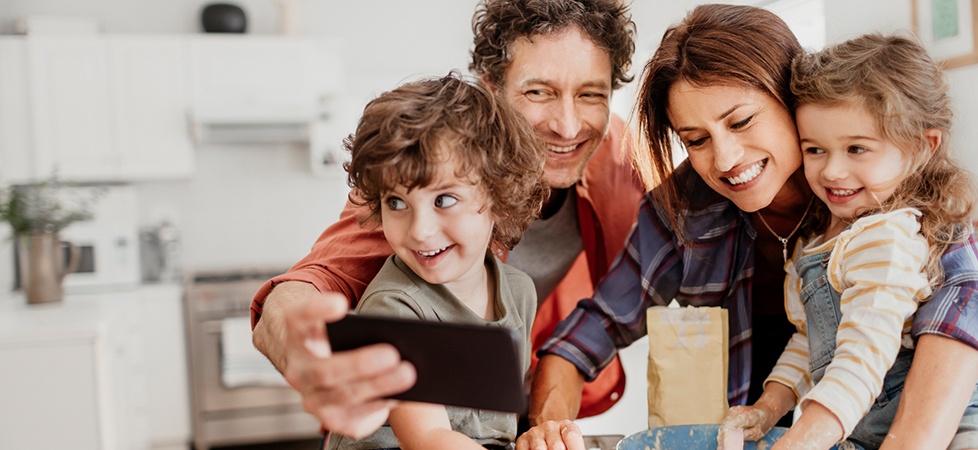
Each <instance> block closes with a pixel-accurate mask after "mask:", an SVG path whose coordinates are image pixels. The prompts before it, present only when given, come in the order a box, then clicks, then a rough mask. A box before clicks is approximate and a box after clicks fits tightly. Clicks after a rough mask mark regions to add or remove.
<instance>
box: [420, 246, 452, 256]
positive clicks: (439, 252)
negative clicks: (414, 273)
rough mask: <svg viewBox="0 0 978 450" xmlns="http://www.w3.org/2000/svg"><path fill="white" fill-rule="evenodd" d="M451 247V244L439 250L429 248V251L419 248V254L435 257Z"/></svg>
mask: <svg viewBox="0 0 978 450" xmlns="http://www.w3.org/2000/svg"><path fill="white" fill-rule="evenodd" d="M449 247H451V245H449V246H448V247H444V248H440V249H438V250H429V251H421V250H418V251H417V254H419V255H421V256H424V257H425V258H433V257H435V256H438V255H440V254H441V253H442V252H444V251H445V250H448V248H449Z"/></svg>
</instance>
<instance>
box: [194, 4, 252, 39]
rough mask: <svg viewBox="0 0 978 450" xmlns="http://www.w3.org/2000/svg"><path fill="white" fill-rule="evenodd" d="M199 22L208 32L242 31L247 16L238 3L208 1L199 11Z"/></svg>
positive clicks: (246, 22)
mask: <svg viewBox="0 0 978 450" xmlns="http://www.w3.org/2000/svg"><path fill="white" fill-rule="evenodd" d="M200 24H201V25H202V26H203V27H204V31H206V32H208V33H244V32H245V30H247V29H248V17H247V16H246V15H245V12H244V10H243V9H241V7H240V6H238V5H233V4H230V3H210V4H208V5H206V6H204V8H203V9H202V10H201V12H200Z"/></svg>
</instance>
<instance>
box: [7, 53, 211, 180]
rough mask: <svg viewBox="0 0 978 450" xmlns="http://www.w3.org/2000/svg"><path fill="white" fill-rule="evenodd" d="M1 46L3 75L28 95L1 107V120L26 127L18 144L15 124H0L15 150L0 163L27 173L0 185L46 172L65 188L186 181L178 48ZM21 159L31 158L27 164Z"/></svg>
mask: <svg viewBox="0 0 978 450" xmlns="http://www.w3.org/2000/svg"><path fill="white" fill-rule="evenodd" d="M3 41H4V42H3V44H2V45H0V52H2V53H6V54H7V55H8V57H6V58H3V59H2V60H0V62H3V63H4V65H3V70H4V71H8V72H10V73H9V74H8V75H6V76H7V77H10V78H14V79H15V81H16V80H17V79H18V77H19V78H22V79H25V80H26V83H25V84H26V92H27V94H26V96H19V97H17V96H15V97H11V98H2V99H0V102H2V103H4V105H0V111H8V112H7V113H6V114H8V115H11V114H16V113H12V112H11V111H21V114H24V115H26V116H27V118H28V119H29V120H28V121H27V123H26V125H27V127H26V128H27V129H28V130H29V131H28V135H27V136H23V135H22V134H21V132H19V131H17V129H15V128H14V127H17V126H18V125H20V126H23V125H25V123H24V122H23V121H22V120H21V122H20V123H19V124H18V123H16V122H15V123H12V124H3V123H0V136H4V135H6V136H8V139H12V140H14V143H15V144H17V145H15V146H14V147H13V148H10V149H6V150H4V151H3V152H4V155H9V154H12V153H13V154H15V156H14V157H13V158H12V159H13V160H14V161H15V162H19V163H20V165H21V167H22V169H26V170H22V171H20V172H19V173H12V174H11V173H3V174H0V175H3V176H4V178H5V179H9V180H10V181H13V182H24V181H32V180H38V179H44V178H47V177H49V176H50V175H51V174H52V173H53V172H54V171H55V170H56V171H57V173H58V174H59V176H60V177H61V178H64V179H70V180H74V181H138V180H147V179H169V178H183V177H187V176H189V175H191V174H192V172H193V169H194V156H193V155H194V154H193V144H192V142H191V139H190V135H189V131H188V127H187V124H186V113H187V109H188V108H189V102H188V98H189V85H188V75H187V58H186V41H185V40H183V39H178V38H175V37H162V36H161V37H153V36H126V37H120V36H101V35H93V36H32V37H6V38H4V39H3ZM17 46H23V51H20V50H18V49H16V47H17ZM3 48H7V49H8V50H7V51H6V52H3ZM2 56H3V55H2V54H0V57H2ZM18 57H20V58H22V59H21V60H20V61H17V58H18ZM18 71H20V72H23V75H20V74H18V73H17V72H18ZM25 153H26V154H28V155H31V156H30V158H29V160H28V161H27V162H26V164H25V163H24V162H23V161H22V160H23V158H24V157H23V155H24V154H25ZM4 159H6V157H4Z"/></svg>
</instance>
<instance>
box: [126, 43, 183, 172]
mask: <svg viewBox="0 0 978 450" xmlns="http://www.w3.org/2000/svg"><path fill="white" fill-rule="evenodd" d="M107 41H108V43H109V54H110V56H111V58H110V64H111V66H110V73H111V74H113V77H112V78H113V81H112V82H113V87H114V95H112V101H113V103H114V104H113V106H114V107H113V108H112V109H111V110H112V113H113V114H114V117H113V120H112V123H113V124H114V127H115V138H116V141H115V144H116V149H117V151H118V155H119V171H120V174H121V175H122V176H123V177H124V178H129V179H135V180H142V179H153V178H172V177H185V176H190V175H191V174H192V173H193V170H194V151H193V143H192V141H191V139H190V131H189V125H188V123H187V109H188V105H190V98H189V95H190V89H189V80H188V78H189V76H188V66H187V43H186V41H185V40H183V39H175V38H171V37H133V36H111V37H109V38H107Z"/></svg>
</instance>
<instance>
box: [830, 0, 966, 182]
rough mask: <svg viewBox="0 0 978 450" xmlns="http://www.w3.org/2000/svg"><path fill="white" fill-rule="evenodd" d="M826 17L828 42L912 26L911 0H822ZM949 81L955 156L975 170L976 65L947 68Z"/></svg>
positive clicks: (908, 28) (903, 29)
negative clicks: (953, 122) (953, 123)
mask: <svg viewBox="0 0 978 450" xmlns="http://www.w3.org/2000/svg"><path fill="white" fill-rule="evenodd" d="M825 13H826V17H828V18H829V21H828V24H827V27H826V28H827V32H826V37H827V40H828V43H833V42H838V41H842V40H845V39H849V38H852V37H854V36H856V35H858V34H860V33H865V32H871V31H880V32H884V33H885V32H894V31H908V30H912V29H913V26H912V9H911V2H910V0H899V1H894V0H860V1H857V2H854V1H851V0H825ZM947 74H948V80H949V82H950V84H951V99H952V104H953V105H954V112H955V116H956V117H955V127H954V128H953V129H952V130H951V140H952V142H953V144H954V152H955V154H956V156H957V158H958V160H959V161H960V162H961V163H962V164H963V165H964V166H965V167H967V168H968V169H969V170H971V172H972V173H975V174H978V152H975V150H974V146H975V142H978V128H976V127H975V124H978V65H971V66H966V67H959V68H954V69H949V70H948V71H947Z"/></svg>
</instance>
